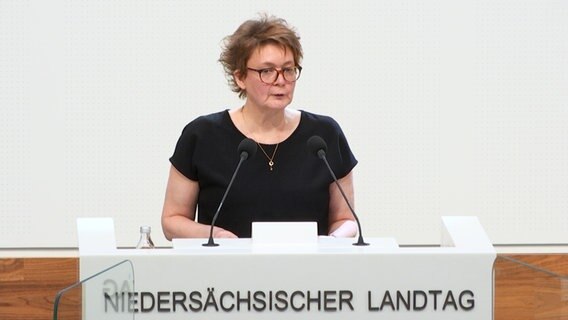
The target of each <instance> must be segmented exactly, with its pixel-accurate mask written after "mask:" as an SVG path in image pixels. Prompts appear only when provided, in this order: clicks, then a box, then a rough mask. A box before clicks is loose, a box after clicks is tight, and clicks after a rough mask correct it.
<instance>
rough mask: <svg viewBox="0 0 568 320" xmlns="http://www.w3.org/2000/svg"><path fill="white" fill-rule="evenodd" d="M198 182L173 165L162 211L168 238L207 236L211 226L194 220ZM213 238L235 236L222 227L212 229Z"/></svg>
mask: <svg viewBox="0 0 568 320" xmlns="http://www.w3.org/2000/svg"><path fill="white" fill-rule="evenodd" d="M198 195H199V183H198V182H197V181H193V180H190V179H188V178H187V177H185V176H184V175H183V174H181V173H180V172H179V171H178V170H177V169H176V168H174V166H171V167H170V174H169V178H168V184H167V188H166V197H165V200H164V208H163V211H162V230H163V231H164V235H165V236H166V238H167V239H168V240H172V239H173V238H208V237H209V231H210V229H211V226H209V225H205V224H201V223H198V222H196V221H195V210H196V207H197V196H198ZM213 236H214V237H215V238H236V237H237V236H235V235H234V234H233V233H232V232H229V231H227V230H225V229H223V228H219V227H215V228H214V229H213Z"/></svg>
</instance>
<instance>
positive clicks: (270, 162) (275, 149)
mask: <svg viewBox="0 0 568 320" xmlns="http://www.w3.org/2000/svg"><path fill="white" fill-rule="evenodd" d="M244 109H245V107H244V106H243V107H242V108H241V116H242V118H243V124H244V125H245V127H246V124H247V121H246V119H245V113H244ZM249 135H250V133H249ZM253 140H254V139H253ZM255 142H256V144H257V145H258V147H259V148H260V150H261V151H262V153H264V156H266V159H268V167H269V168H270V171H273V170H274V168H273V167H274V157H275V156H276V151H278V146H279V145H280V143H277V144H276V147H274V151H273V152H272V157H271V156H269V155H268V153H266V151H265V150H264V148H263V147H262V146H261V145H260V143H258V142H257V141H256V140H255Z"/></svg>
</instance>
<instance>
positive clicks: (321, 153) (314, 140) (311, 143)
mask: <svg viewBox="0 0 568 320" xmlns="http://www.w3.org/2000/svg"><path fill="white" fill-rule="evenodd" d="M308 150H310V152H312V153H313V154H314V155H315V156H317V157H318V158H320V159H321V160H323V161H324V162H325V165H326V166H327V169H328V170H329V173H330V174H331V176H332V177H333V181H335V184H336V185H337V187H338V188H339V191H340V192H341V195H342V196H343V199H344V200H345V203H347V206H348V207H349V210H351V213H352V214H353V217H354V218H355V221H357V229H358V231H359V240H357V242H356V243H354V244H353V245H354V246H368V245H369V244H368V243H366V242H365V241H364V240H363V231H362V229H361V223H360V222H359V217H357V215H356V214H355V210H353V208H352V207H351V204H350V203H349V200H348V199H347V196H346V195H345V192H343V188H341V185H340V184H339V181H337V177H336V176H335V173H333V170H332V169H331V167H330V165H329V162H327V158H326V151H327V144H326V143H325V141H324V140H323V139H322V138H321V137H320V136H312V137H310V138H309V139H308Z"/></svg>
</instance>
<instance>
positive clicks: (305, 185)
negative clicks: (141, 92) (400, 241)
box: [170, 110, 357, 237]
mask: <svg viewBox="0 0 568 320" xmlns="http://www.w3.org/2000/svg"><path fill="white" fill-rule="evenodd" d="M313 135H318V136H320V137H322V138H323V139H324V140H325V142H326V143H327V159H328V161H329V164H330V166H331V168H332V169H333V171H334V172H335V175H336V176H337V178H338V179H339V178H342V177H344V176H346V175H347V174H348V173H349V172H351V170H352V169H353V168H354V167H355V165H356V164H357V160H356V159H355V157H354V156H353V154H352V152H351V149H350V148H349V145H348V144H347V140H346V139H345V136H344V134H343V131H342V130H341V128H340V127H339V125H338V124H337V122H336V121H335V120H333V119H332V118H331V117H328V116H322V115H316V114H313V113H309V112H306V111H301V119H300V123H299V125H298V127H297V128H296V130H295V131H294V132H293V133H292V135H290V137H288V139H286V140H285V141H283V142H281V143H280V144H279V146H278V150H277V152H276V155H275V157H274V169H273V171H270V169H269V166H268V159H267V158H266V156H265V155H264V153H262V151H261V150H260V148H259V149H258V150H257V152H256V153H255V154H254V155H253V156H252V157H250V158H249V159H248V160H246V161H245V162H243V164H242V166H241V168H240V170H239V173H238V174H237V176H236V178H235V181H234V182H233V186H232V188H231V190H230V191H229V194H228V195H227V198H226V200H225V203H224V205H223V207H222V208H221V211H220V214H219V217H218V218H217V222H216V225H217V226H219V227H222V228H224V229H227V230H229V231H231V232H233V233H234V234H236V235H237V236H239V237H250V236H251V223H252V222H253V221H316V222H317V223H318V233H319V234H320V235H325V234H327V232H328V227H329V222H328V212H329V185H330V183H333V178H332V177H331V175H330V173H329V171H328V169H327V168H326V166H325V163H324V162H323V161H322V160H321V159H319V158H317V157H316V156H315V155H314V154H312V153H311V152H309V151H308V148H307V144H306V142H307V140H308V139H309V138H310V137H311V136H313ZM244 138H245V136H244V135H243V134H242V133H241V132H240V131H239V130H238V129H237V128H236V127H235V125H234V124H233V122H232V120H231V118H230V116H229V112H228V110H224V111H221V112H217V113H213V114H210V115H206V116H201V117H199V118H197V119H195V120H193V121H192V122H190V123H189V124H188V125H187V126H186V127H185V128H184V129H183V132H182V134H181V136H180V138H179V140H178V142H177V145H176V148H175V151H174V154H173V156H172V157H171V158H170V162H171V163H172V165H173V166H174V167H175V168H176V169H177V170H178V171H180V172H181V173H182V174H183V175H184V176H186V177H187V178H189V179H191V180H194V181H197V182H199V197H198V204H197V206H198V208H197V221H198V222H200V223H204V224H211V221H212V219H213V216H214V215H215V211H216V210H217V207H218V206H219V203H220V201H221V198H222V197H223V193H224V192H225V189H226V188H227V186H228V184H229V181H230V180H231V177H232V175H233V171H234V170H235V168H236V166H237V164H238V162H239V155H238V152H237V147H238V145H239V143H240V142H241V141H242V140H243V139H244ZM262 147H263V148H264V150H265V151H266V153H267V154H268V155H272V152H273V151H274V148H275V147H276V145H264V144H263V145H262Z"/></svg>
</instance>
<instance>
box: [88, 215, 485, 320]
mask: <svg viewBox="0 0 568 320" xmlns="http://www.w3.org/2000/svg"><path fill="white" fill-rule="evenodd" d="M456 219H457V220H456ZM458 220H459V221H458ZM443 222H444V226H445V227H444V229H445V235H444V238H445V241H446V245H447V244H448V243H449V242H451V243H454V244H455V246H444V247H431V248H409V247H405V248H399V247H398V246H397V245H396V242H395V241H394V240H393V239H375V238H372V239H366V241H367V242H369V243H370V245H369V246H366V247H358V246H354V245H352V243H353V242H354V240H353V239H334V238H328V237H321V238H319V239H318V243H317V245H316V246H308V248H309V249H307V250H304V249H302V248H298V247H297V245H293V246H290V247H289V248H284V247H282V246H281V245H278V246H277V247H275V249H274V250H273V251H272V252H271V251H269V250H266V247H265V246H263V250H256V249H255V245H254V244H253V241H252V240H251V239H235V240H230V239H219V241H217V240H216V241H217V242H218V243H219V244H220V245H219V246H218V247H203V246H202V244H203V243H205V242H206V239H185V240H176V241H175V242H174V246H175V247H174V248H173V249H155V250H134V249H127V250H126V249H120V250H119V249H116V248H108V252H107V254H101V253H100V250H97V251H96V252H93V254H88V253H87V252H86V251H85V250H83V251H81V254H82V255H81V277H85V276H88V275H89V274H92V273H94V272H96V271H98V270H100V269H102V268H104V267H106V266H108V265H110V264H112V263H115V262H117V261H120V260H123V259H129V260H131V261H132V262H133V265H134V272H135V279H136V282H135V283H136V288H134V290H133V291H134V294H132V295H130V298H129V296H128V295H123V294H121V293H120V292H117V291H116V290H117V289H116V288H122V289H125V288H124V286H123V285H122V284H116V283H113V284H110V283H109V285H108V288H106V290H103V292H91V291H88V290H87V291H86V292H85V301H86V304H85V310H84V312H85V315H86V316H87V318H86V319H87V320H89V319H91V318H90V317H93V319H102V318H103V317H104V316H109V315H113V314H116V313H120V312H124V310H123V309H121V308H120V307H119V306H124V305H127V306H128V307H129V308H130V309H131V310H134V312H135V313H137V314H136V319H208V320H211V319H213V320H214V319H236V320H238V319H243V320H244V319H248V320H250V319H261V318H262V319H306V320H307V319H310V320H313V319H345V318H346V317H351V318H353V319H357V320H359V319H379V318H380V319H448V320H449V319H451V320H460V319H471V320H474V319H475V320H479V319H488V320H489V319H491V318H492V267H493V262H494V259H495V251H494V249H493V247H492V246H491V244H490V243H489V242H488V239H487V236H486V235H485V233H484V231H483V229H481V228H480V225H479V223H478V221H477V219H476V218H472V217H463V218H455V217H452V218H451V219H446V218H444V219H443ZM468 226H469V227H470V228H468ZM464 227H465V228H466V229H468V230H470V232H468V233H467V235H468V236H469V237H471V239H470V240H471V241H469V240H468V241H465V240H464V239H461V240H460V239H459V237H461V236H462V235H459V234H454V233H453V232H456V231H459V230H460V229H462V228H464ZM462 230H463V229H462ZM476 239H477V242H476ZM464 241H465V242H464ZM464 243H465V244H464ZM476 243H477V244H476ZM460 244H464V246H463V247H460ZM127 289H132V288H127ZM113 290H114V292H113ZM105 294H106V295H105ZM125 299H126V300H125Z"/></svg>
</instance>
